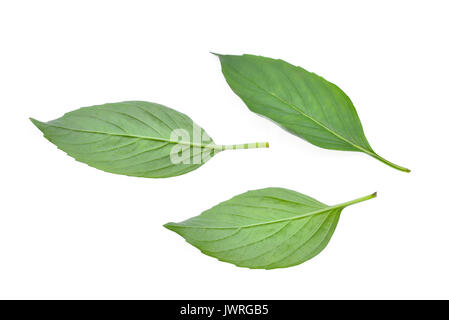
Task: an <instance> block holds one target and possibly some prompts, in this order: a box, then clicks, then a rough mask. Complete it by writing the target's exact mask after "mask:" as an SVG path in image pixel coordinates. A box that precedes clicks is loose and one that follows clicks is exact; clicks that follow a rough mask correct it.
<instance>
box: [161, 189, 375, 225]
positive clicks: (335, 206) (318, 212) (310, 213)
mask: <svg viewBox="0 0 449 320" xmlns="http://www.w3.org/2000/svg"><path fill="white" fill-rule="evenodd" d="M376 196H377V192H374V193H373V194H370V195H368V196H365V197H361V198H357V199H355V200H352V201H347V202H343V203H340V204H336V205H334V206H328V207H325V208H322V209H319V210H315V211H310V212H307V213H305V214H302V215H297V216H293V217H287V218H283V219H277V220H271V221H265V222H259V223H252V224H247V225H243V226H233V227H202V226H188V225H180V224H175V225H174V226H176V227H181V228H195V229H243V228H251V227H258V226H263V225H268V224H273V223H279V222H285V221H293V220H298V219H302V218H307V217H310V216H314V215H317V214H321V213H325V212H327V211H332V210H335V209H339V208H345V207H347V206H350V205H352V204H355V203H358V202H363V201H366V200H369V199H372V198H375V197H376ZM167 225H168V226H169V225H170V223H168V224H167ZM167 225H166V226H167Z"/></svg>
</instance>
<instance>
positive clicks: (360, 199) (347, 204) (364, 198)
mask: <svg viewBox="0 0 449 320" xmlns="http://www.w3.org/2000/svg"><path fill="white" fill-rule="evenodd" d="M375 197H377V192H374V193H372V194H370V195H368V196H364V197H361V198H357V199H354V200H351V201H348V202H343V203H340V204H337V205H335V206H333V207H338V208H339V207H347V206H350V205H352V204H355V203H359V202H363V201H366V200H369V199H373V198H375Z"/></svg>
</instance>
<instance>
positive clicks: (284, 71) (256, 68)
mask: <svg viewBox="0 0 449 320" xmlns="http://www.w3.org/2000/svg"><path fill="white" fill-rule="evenodd" d="M217 56H218V57H219V58H220V62H221V67H222V72H223V75H224V76H225V78H226V81H227V82H228V84H229V86H230V87H231V88H232V90H233V91H234V92H235V93H236V94H237V95H238V96H239V97H240V98H241V99H242V100H243V101H244V102H245V104H246V105H247V106H248V108H249V109H250V110H251V111H253V112H255V113H257V114H259V115H262V116H264V117H268V118H269V119H271V120H273V121H274V122H276V123H277V124H279V125H280V126H281V127H283V128H284V129H286V130H288V131H289V132H291V133H293V134H295V135H297V136H299V137H301V138H303V139H305V140H307V141H309V142H310V143H312V144H314V145H316V146H318V147H322V148H325V149H334V150H347V151H359V152H364V153H366V154H368V155H370V156H372V157H374V158H376V159H378V160H380V161H382V162H383V163H385V164H387V165H389V166H391V167H393V168H396V169H398V170H401V171H405V172H410V170H409V169H407V168H403V167H401V166H398V165H396V164H394V163H392V162H390V161H388V160H386V159H384V158H382V157H381V156H379V155H378V154H377V153H375V152H374V151H373V149H372V148H371V146H370V145H369V143H368V140H367V139H366V138H365V134H364V133H363V128H362V124H361V123H360V119H359V117H358V115H357V112H356V110H355V108H354V106H353V104H352V102H351V100H350V99H349V98H348V96H347V95H346V94H345V93H344V92H343V91H342V90H341V89H340V88H338V87H337V86H336V85H334V84H333V83H330V82H329V81H326V80H325V79H323V78H322V77H320V76H318V75H316V74H314V73H311V72H308V71H306V70H304V69H302V68H300V67H296V66H293V65H291V64H289V63H287V62H285V61H282V60H274V59H270V58H265V57H261V56H253V55H243V56H233V55H217Z"/></svg>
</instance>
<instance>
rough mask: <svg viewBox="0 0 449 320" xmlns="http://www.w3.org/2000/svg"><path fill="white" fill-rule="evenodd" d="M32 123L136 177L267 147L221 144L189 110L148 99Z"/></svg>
mask: <svg viewBox="0 0 449 320" xmlns="http://www.w3.org/2000/svg"><path fill="white" fill-rule="evenodd" d="M31 121H32V122H33V123H34V124H35V125H36V126H37V127H38V128H39V129H40V130H41V131H42V132H43V133H44V136H45V137H46V138H47V139H48V140H49V141H51V142H52V143H54V144H55V145H56V146H57V147H58V148H59V149H61V150H63V151H65V152H66V153H67V154H68V155H70V156H72V157H73V158H75V159H76V160H78V161H81V162H84V163H86V164H88V165H89V166H92V167H94V168H97V169H100V170H103V171H107V172H111V173H118V174H124V175H128V176H136V177H148V178H165V177H172V176H177V175H181V174H184V173H187V172H190V171H192V170H195V169H197V168H198V167H200V166H201V165H203V164H204V163H205V162H206V161H207V160H209V159H210V157H212V156H214V155H215V154H217V153H218V152H220V151H222V150H227V149H248V148H266V147H268V143H265V142H264V143H251V144H241V145H228V146H224V145H217V144H215V143H214V142H213V140H212V139H211V138H210V137H209V136H208V135H207V133H206V132H205V131H204V129H202V128H201V127H199V126H198V125H196V124H195V123H194V122H193V121H192V120H191V119H190V118H189V117H188V116H186V115H185V114H183V113H180V112H178V111H175V110H173V109H170V108H167V107H165V106H163V105H160V104H156V103H150V102H144V101H127V102H119V103H108V104H104V105H97V106H92V107H85V108H81V109H78V110H75V111H72V112H69V113H66V114H65V115H64V116H62V117H61V118H59V119H56V120H53V121H49V122H45V123H44V122H40V121H37V120H35V119H32V118H31Z"/></svg>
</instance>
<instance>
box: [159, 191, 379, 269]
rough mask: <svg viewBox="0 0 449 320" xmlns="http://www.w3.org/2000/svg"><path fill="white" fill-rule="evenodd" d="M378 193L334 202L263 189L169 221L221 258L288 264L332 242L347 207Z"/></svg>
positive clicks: (251, 264)
mask: <svg viewBox="0 0 449 320" xmlns="http://www.w3.org/2000/svg"><path fill="white" fill-rule="evenodd" d="M374 197H376V193H373V194H371V195H369V196H366V197H363V198H359V199H356V200H353V201H349V202H345V203H342V204H338V205H335V206H328V205H325V204H323V203H321V202H319V201H317V200H315V199H312V198H310V197H308V196H306V195H303V194H301V193H298V192H295V191H292V190H288V189H282V188H266V189H259V190H254V191H248V192H246V193H243V194H240V195H238V196H235V197H234V198H232V199H230V200H228V201H225V202H222V203H220V204H218V205H217V206H215V207H213V208H211V209H209V210H207V211H204V212H203V213H202V214H200V215H199V216H197V217H194V218H191V219H188V220H186V221H184V222H181V223H168V224H166V225H165V227H166V228H168V229H170V230H172V231H174V232H176V233H178V234H179V235H180V236H182V237H183V238H185V239H186V241H187V242H188V243H190V244H191V245H193V246H195V247H197V248H198V249H200V250H201V252H203V253H204V254H206V255H209V256H212V257H215V258H217V259H219V260H221V261H224V262H229V263H232V264H235V265H236V266H239V267H247V268H252V269H274V268H286V267H291V266H294V265H298V264H300V263H303V262H305V261H307V260H309V259H311V258H313V257H314V256H316V255H317V254H318V253H320V252H321V251H322V250H323V249H324V248H325V247H326V245H327V243H328V242H329V240H330V238H331V237H332V234H333V233H334V230H335V227H336V226H337V223H338V219H339V218H340V213H341V211H342V210H343V209H344V208H345V207H347V206H349V205H351V204H354V203H357V202H361V201H365V200H368V199H371V198H374Z"/></svg>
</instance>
